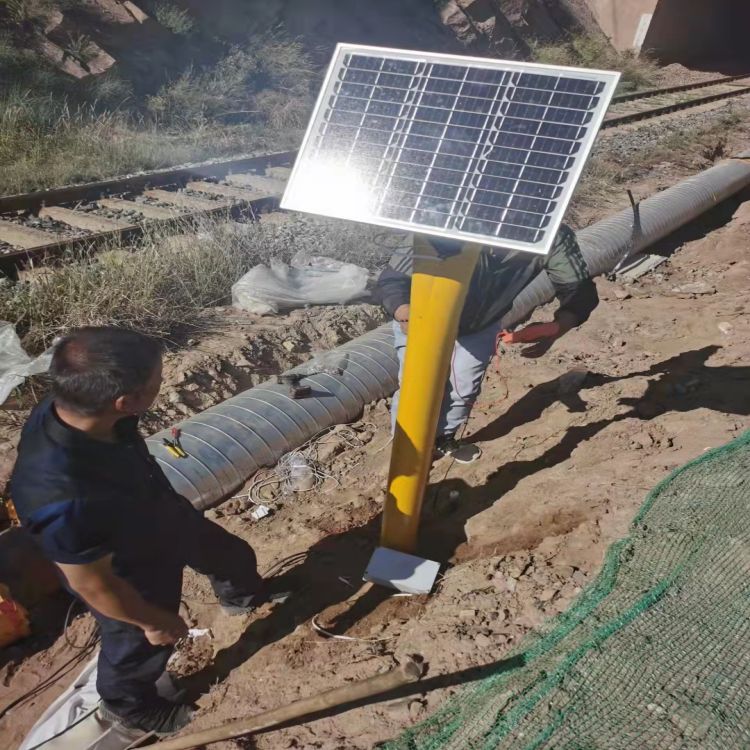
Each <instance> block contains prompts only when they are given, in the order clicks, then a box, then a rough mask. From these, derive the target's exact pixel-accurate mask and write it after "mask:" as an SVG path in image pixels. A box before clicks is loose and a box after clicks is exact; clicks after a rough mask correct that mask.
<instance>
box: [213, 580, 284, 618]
mask: <svg viewBox="0 0 750 750" xmlns="http://www.w3.org/2000/svg"><path fill="white" fill-rule="evenodd" d="M292 593H293V592H292V591H290V590H289V588H288V586H286V587H285V586H282V585H279V582H278V580H277V579H275V578H268V579H266V580H264V581H263V586H262V588H261V590H260V591H259V592H258V593H257V594H255V595H254V596H253V598H252V599H251V600H250V602H249V603H248V604H232V603H231V602H219V603H220V604H221V611H222V612H223V613H224V614H225V615H229V616H230V617H237V616H238V615H249V614H252V613H253V612H254V611H255V610H256V609H258V607H262V606H263V605H264V604H269V603H270V604H283V603H284V602H285V601H286V600H287V599H289V597H290V596H291V595H292Z"/></svg>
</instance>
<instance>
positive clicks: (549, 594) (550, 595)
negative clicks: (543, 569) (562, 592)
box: [537, 587, 557, 602]
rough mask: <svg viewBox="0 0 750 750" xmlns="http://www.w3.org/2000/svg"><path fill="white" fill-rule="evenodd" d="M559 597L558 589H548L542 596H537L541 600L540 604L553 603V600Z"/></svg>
mask: <svg viewBox="0 0 750 750" xmlns="http://www.w3.org/2000/svg"><path fill="white" fill-rule="evenodd" d="M555 596H557V589H553V588H551V587H550V588H546V589H544V591H542V592H541V593H540V594H537V599H539V601H540V602H549V601H552V599H554V598H555Z"/></svg>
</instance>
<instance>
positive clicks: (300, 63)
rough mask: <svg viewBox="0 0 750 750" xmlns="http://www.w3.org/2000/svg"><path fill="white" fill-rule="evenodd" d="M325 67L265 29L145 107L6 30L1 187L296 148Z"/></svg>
mask: <svg viewBox="0 0 750 750" xmlns="http://www.w3.org/2000/svg"><path fill="white" fill-rule="evenodd" d="M5 73H8V76H7V78H6V76H5ZM315 76H316V73H315V72H314V68H313V66H312V65H311V63H310V61H309V60H308V58H307V56H306V54H305V53H304V51H303V50H302V48H301V47H300V46H299V45H298V44H297V43H296V42H290V41H284V40H280V39H277V38H268V39H266V38H264V39H263V40H260V41H255V42H254V43H253V45H252V46H250V47H248V48H247V49H242V50H241V49H234V50H232V51H231V52H230V53H228V55H227V56H226V57H225V58H224V59H223V60H221V61H220V62H219V63H218V64H217V65H216V66H214V67H212V68H208V69H205V70H202V71H195V72H189V73H186V74H185V75H184V76H182V77H181V78H179V79H178V80H176V81H174V82H173V83H171V84H169V85H167V86H164V87H163V88H162V89H161V90H160V91H159V93H158V94H157V95H156V96H154V97H152V98H151V99H149V100H148V102H147V109H146V110H141V109H140V107H139V103H138V102H136V101H135V100H134V99H133V98H132V97H131V96H130V94H129V88H128V86H127V85H126V84H125V83H123V82H122V81H120V80H118V79H117V78H116V77H115V76H113V75H105V76H101V77H95V78H93V79H92V80H90V81H84V82H81V83H80V86H79V85H78V84H75V86H74V85H73V84H71V82H70V81H66V80H65V79H60V77H59V75H58V74H57V73H56V72H55V71H53V70H50V69H48V68H47V67H45V66H44V65H43V64H41V63H40V61H39V60H38V59H35V58H34V57H33V56H30V55H29V54H28V53H27V51H24V50H19V49H18V48H17V46H14V45H13V44H12V43H11V41H10V40H9V39H8V38H6V37H2V36H1V35H0V79H2V80H0V193H5V194H7V193H16V192H24V191H27V190H34V189H39V188H46V187H53V186H58V185H65V184H70V183H76V182H84V181H87V180H96V179H102V178H105V177H112V176H116V175H122V174H128V173H132V172H137V171H143V170H149V169H156V168H159V167H167V166H171V165H175V164H182V163H186V162H194V161H202V160H205V159H209V158H213V157H220V156H233V155H238V154H249V153H257V152H262V151H266V152H267V151H272V150H283V149H286V148H290V147H294V146H295V145H297V144H298V142H299V139H300V137H301V128H302V126H303V125H304V123H305V121H306V119H307V115H308V112H309V108H310V107H311V104H312V101H313V94H314V90H315V88H316V86H317V82H316V77H315ZM76 86H78V88H76ZM45 91H46V92H48V93H47V94H44V93H43V92H45Z"/></svg>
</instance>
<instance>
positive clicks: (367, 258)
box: [0, 218, 390, 352]
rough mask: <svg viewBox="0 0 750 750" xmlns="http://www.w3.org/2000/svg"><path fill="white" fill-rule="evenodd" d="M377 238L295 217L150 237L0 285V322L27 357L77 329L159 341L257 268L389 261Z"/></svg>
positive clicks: (368, 231) (209, 224)
mask: <svg viewBox="0 0 750 750" xmlns="http://www.w3.org/2000/svg"><path fill="white" fill-rule="evenodd" d="M381 234H382V233H381V232H380V231H379V230H376V229H373V228H369V227H365V228H363V227H360V226H358V225H354V224H349V223H346V222H340V221H322V220H315V219H305V218H296V219H291V220H290V221H289V222H286V223H284V224H275V223H269V224H266V225H264V224H263V223H261V224H255V225H249V224H237V223H235V222H226V221H220V220H206V221H205V222H204V223H203V224H202V225H199V226H198V227H196V226H194V225H193V226H190V227H182V228H180V227H177V228H174V227H173V228H171V229H170V230H168V231H165V230H164V229H161V230H159V229H153V230H151V231H149V232H148V233H147V234H146V235H145V236H143V237H142V238H141V240H140V241H139V242H138V243H137V244H136V245H135V246H133V247H125V246H123V245H122V244H118V243H113V244H111V245H110V246H109V247H107V248H106V249H105V250H103V251H101V252H99V253H97V254H90V255H88V256H84V257H82V258H79V259H77V260H74V259H72V258H71V260H70V262H68V263H66V264H65V265H63V266H60V267H58V268H55V269H49V270H45V271H42V272H40V273H38V275H37V276H36V277H35V278H34V279H33V280H32V281H26V282H19V283H16V284H11V283H9V282H6V283H5V284H2V285H0V320H12V321H15V322H16V327H17V330H18V332H19V334H20V335H22V337H23V341H24V345H25V346H26V347H27V348H28V349H29V350H30V351H34V352H38V351H41V350H42V349H44V348H45V347H46V346H48V345H49V344H50V342H51V341H52V339H54V338H55V336H58V335H60V334H61V333H63V332H64V331H66V330H69V329H70V328H72V327H75V326H80V325H104V324H112V325H118V326H125V327H129V328H135V329H138V330H141V331H144V332H147V333H151V334H153V335H156V336H161V337H165V338H169V337H171V336H173V335H175V334H176V333H177V332H179V331H186V330H190V329H191V327H193V326H195V324H196V323H195V321H196V319H197V316H198V315H199V313H201V311H203V310H205V308H207V307H212V306H216V305H223V304H228V302H229V301H230V293H231V287H232V284H233V283H234V282H235V281H236V280H237V279H238V278H239V277H240V276H241V275H242V274H243V273H245V272H246V271H248V270H249V269H250V268H251V267H252V266H254V265H256V264H257V263H259V262H265V261H268V260H269V259H271V258H274V257H276V258H280V259H282V260H286V261H288V260H290V259H291V258H292V256H294V255H295V254H296V253H298V252H302V253H308V254H312V255H321V254H323V255H326V256H329V257H334V258H338V259H340V260H346V261H350V262H358V263H360V264H361V265H366V266H368V267H370V268H373V269H374V268H377V267H380V266H382V265H383V263H384V262H385V261H386V260H387V256H388V254H389V252H390V246H389V244H388V243H387V241H386V240H384V239H382V238H381Z"/></svg>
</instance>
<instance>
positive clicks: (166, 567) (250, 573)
mask: <svg viewBox="0 0 750 750" xmlns="http://www.w3.org/2000/svg"><path fill="white" fill-rule="evenodd" d="M183 515H184V518H183V519H182V521H184V522H181V523H180V524H179V527H178V528H175V529H174V530H173V532H172V534H171V535H170V538H169V539H165V550H164V560H163V562H161V563H160V564H159V566H158V567H157V568H156V569H153V570H149V571H144V572H143V573H142V574H141V575H140V576H138V577H139V578H143V580H144V587H143V588H144V590H143V591H141V593H142V594H143V595H144V598H146V599H147V600H148V601H149V602H150V603H151V604H156V605H157V606H160V607H163V608H164V609H166V610H168V611H170V612H178V611H179V608H180V595H181V590H182V571H183V567H184V565H187V566H189V567H191V568H193V570H196V571H197V572H199V573H203V574H205V575H207V576H208V577H209V578H210V580H211V585H212V586H213V589H214V592H215V593H216V596H217V597H218V599H219V601H220V602H221V603H222V604H232V605H236V606H243V607H244V606H249V605H250V604H252V600H253V597H254V595H255V594H256V593H258V592H259V590H260V587H261V585H262V579H261V578H260V576H259V575H258V570H257V565H256V558H255V553H254V552H253V550H252V548H251V547H250V545H248V544H247V543H246V542H244V541H243V540H242V539H240V538H239V537H237V536H234V534H230V533H229V532H228V531H225V530H224V529H222V528H221V526H218V525H217V524H215V523H213V522H212V521H209V520H208V519H205V518H204V517H203V516H202V515H201V514H200V513H199V512H198V511H195V510H194V509H193V508H192V506H191V507H190V508H189V509H188V508H185V512H184V514H183ZM169 547H177V549H174V550H172V549H169ZM146 581H147V583H145V582H146ZM134 585H135V587H136V588H138V589H139V590H140V587H139V586H138V582H134ZM94 616H95V617H96V619H97V621H98V623H99V627H100V630H101V651H100V654H99V663H98V674H97V683H96V684H97V690H98V692H99V695H100V696H101V698H102V699H103V700H104V701H106V703H107V705H108V706H109V707H110V708H111V709H112V710H113V711H114V712H115V713H117V714H118V715H119V716H121V717H123V718H125V719H127V718H136V717H137V716H139V715H140V714H141V712H142V711H144V710H148V708H149V707H150V706H153V705H154V704H155V703H156V701H157V698H158V696H157V692H156V684H155V683H156V681H157V680H158V679H159V677H160V676H161V675H162V674H163V672H164V670H165V669H166V666H167V661H168V660H169V657H170V656H171V654H172V651H173V647H172V646H152V645H151V644H150V643H149V642H148V641H147V640H146V637H145V635H144V633H143V631H142V630H141V629H140V628H139V627H137V626H135V625H130V624H128V623H124V622H120V621H119V620H113V619H111V618H109V617H105V616H104V615H101V614H99V613H98V612H94Z"/></svg>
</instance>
